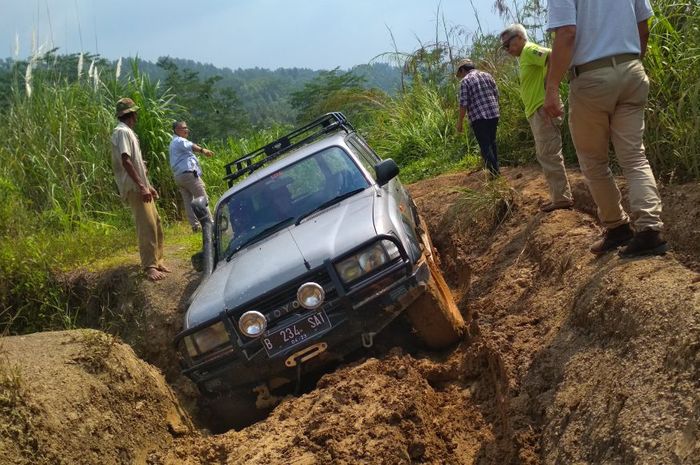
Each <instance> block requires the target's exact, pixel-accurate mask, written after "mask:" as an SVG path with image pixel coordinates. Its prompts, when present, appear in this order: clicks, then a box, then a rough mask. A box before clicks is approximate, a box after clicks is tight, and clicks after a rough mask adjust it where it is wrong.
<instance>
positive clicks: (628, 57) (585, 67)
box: [569, 53, 639, 79]
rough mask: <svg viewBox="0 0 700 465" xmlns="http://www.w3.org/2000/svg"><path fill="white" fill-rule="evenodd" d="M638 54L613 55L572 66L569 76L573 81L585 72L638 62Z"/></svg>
mask: <svg viewBox="0 0 700 465" xmlns="http://www.w3.org/2000/svg"><path fill="white" fill-rule="evenodd" d="M638 59H639V54H638V53H621V54H619V55H613V56H610V57H604V58H598V59H597V60H593V61H589V62H588V63H583V64H582V65H577V66H572V67H571V69H570V70H569V76H570V77H571V78H572V79H573V78H575V77H577V76H578V75H579V74H581V73H585V72H587V71H593V70H594V69H600V68H610V67H615V66H616V65H619V64H620V63H626V62H628V61H632V60H638Z"/></svg>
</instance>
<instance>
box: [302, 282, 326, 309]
mask: <svg viewBox="0 0 700 465" xmlns="http://www.w3.org/2000/svg"><path fill="white" fill-rule="evenodd" d="M325 297H326V292H325V291H324V290H323V288H322V287H321V286H320V285H319V284H316V283H305V284H302V285H301V286H300V287H299V290H298V291H297V300H298V301H299V304H301V306H302V307H304V308H308V309H309V310H313V309H315V308H318V307H320V306H321V304H322V303H323V299H325Z"/></svg>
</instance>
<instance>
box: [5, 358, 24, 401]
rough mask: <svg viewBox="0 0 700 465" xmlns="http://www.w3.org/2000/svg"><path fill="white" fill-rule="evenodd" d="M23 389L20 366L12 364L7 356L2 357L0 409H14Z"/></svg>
mask: <svg viewBox="0 0 700 465" xmlns="http://www.w3.org/2000/svg"><path fill="white" fill-rule="evenodd" d="M0 349H1V348H0ZM21 389H22V373H21V371H20V368H19V367H18V366H15V365H12V364H11V363H10V361H9V360H8V359H7V357H2V358H0V409H8V408H9V409H14V408H15V407H16V405H17V403H18V402H19V399H20V397H21Z"/></svg>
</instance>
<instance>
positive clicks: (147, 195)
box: [122, 153, 158, 203]
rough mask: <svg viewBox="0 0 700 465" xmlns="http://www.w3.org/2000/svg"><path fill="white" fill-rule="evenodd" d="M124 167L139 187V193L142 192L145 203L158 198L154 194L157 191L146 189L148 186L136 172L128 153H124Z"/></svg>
mask: <svg viewBox="0 0 700 465" xmlns="http://www.w3.org/2000/svg"><path fill="white" fill-rule="evenodd" d="M122 166H123V167H124V170H125V171H126V174H128V175H129V177H130V178H131V180H132V181H134V183H135V184H136V185H137V186H139V192H141V198H142V199H143V201H144V202H145V203H148V202H150V201H151V200H153V199H154V198H157V195H158V194H154V192H155V190H154V189H149V188H148V187H146V184H145V183H144V182H143V180H142V179H141V178H140V177H139V174H138V173H137V172H136V168H134V165H133V164H132V163H131V157H130V156H129V154H128V153H122Z"/></svg>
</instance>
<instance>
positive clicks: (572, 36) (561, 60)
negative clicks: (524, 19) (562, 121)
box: [544, 26, 576, 118]
mask: <svg viewBox="0 0 700 465" xmlns="http://www.w3.org/2000/svg"><path fill="white" fill-rule="evenodd" d="M555 33H556V35H555V36H554V44H552V53H551V56H550V60H549V72H548V73H547V82H546V84H545V88H546V91H545V97H544V111H545V112H546V113H547V114H548V115H549V116H551V117H554V118H556V117H557V116H562V115H563V114H564V109H563V108H562V106H561V103H560V100H559V85H560V84H561V80H562V79H563V78H564V75H565V74H566V71H567V69H568V68H569V65H570V64H571V58H572V57H573V56H574V44H575V42H576V26H562V27H559V28H557V29H556V30H555Z"/></svg>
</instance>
